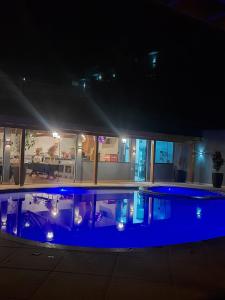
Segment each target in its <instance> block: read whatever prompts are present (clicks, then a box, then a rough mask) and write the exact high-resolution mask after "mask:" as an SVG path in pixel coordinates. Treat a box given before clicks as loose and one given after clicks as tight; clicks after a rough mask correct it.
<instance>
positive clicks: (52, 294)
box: [30, 272, 109, 300]
mask: <svg viewBox="0 0 225 300" xmlns="http://www.w3.org/2000/svg"><path fill="white" fill-rule="evenodd" d="M108 283H109V279H108V278H105V277H103V276H92V275H85V274H72V273H61V272H53V273H51V274H50V276H49V277H48V279H47V281H46V282H45V283H44V284H43V285H42V286H41V287H40V288H39V289H38V290H37V291H36V293H35V294H34V295H33V296H32V297H31V298H30V300H39V299H40V300H43V299H48V300H51V299H54V300H57V299H60V300H62V299H63V300H64V299H76V300H80V299H82V300H86V299H88V300H90V299H93V300H94V299H98V300H101V299H104V296H105V292H106V290H107V286H108Z"/></svg>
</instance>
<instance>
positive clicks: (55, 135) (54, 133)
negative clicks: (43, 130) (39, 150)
mask: <svg viewBox="0 0 225 300" xmlns="http://www.w3.org/2000/svg"><path fill="white" fill-rule="evenodd" d="M52 136H53V138H54V139H60V135H59V134H58V132H56V131H53V132H52Z"/></svg>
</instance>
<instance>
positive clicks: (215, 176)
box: [212, 151, 224, 188]
mask: <svg viewBox="0 0 225 300" xmlns="http://www.w3.org/2000/svg"><path fill="white" fill-rule="evenodd" d="M212 161H213V169H214V170H215V172H213V173H212V183H213V186H214V187H216V188H221V186H222V183H223V173H219V170H220V168H221V167H222V165H223V164H224V159H223V157H222V154H221V152H220V151H215V152H214V153H213V155H212Z"/></svg>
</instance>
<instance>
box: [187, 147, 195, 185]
mask: <svg viewBox="0 0 225 300" xmlns="http://www.w3.org/2000/svg"><path fill="white" fill-rule="evenodd" d="M188 165H189V168H188V181H189V182H192V183H193V182H194V170H195V143H194V142H193V143H191V144H190V155H189V164H188Z"/></svg>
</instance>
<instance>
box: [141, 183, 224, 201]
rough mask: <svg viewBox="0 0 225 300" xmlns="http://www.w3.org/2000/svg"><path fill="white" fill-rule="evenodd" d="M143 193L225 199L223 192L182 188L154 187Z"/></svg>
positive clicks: (144, 190)
mask: <svg viewBox="0 0 225 300" xmlns="http://www.w3.org/2000/svg"><path fill="white" fill-rule="evenodd" d="M142 191H143V192H145V193H147V192H149V194H152V195H157V194H158V195H161V196H178V197H188V198H196V199H213V198H225V193H222V192H218V191H209V190H207V189H200V188H190V187H182V186H153V187H150V188H144V189H142Z"/></svg>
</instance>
